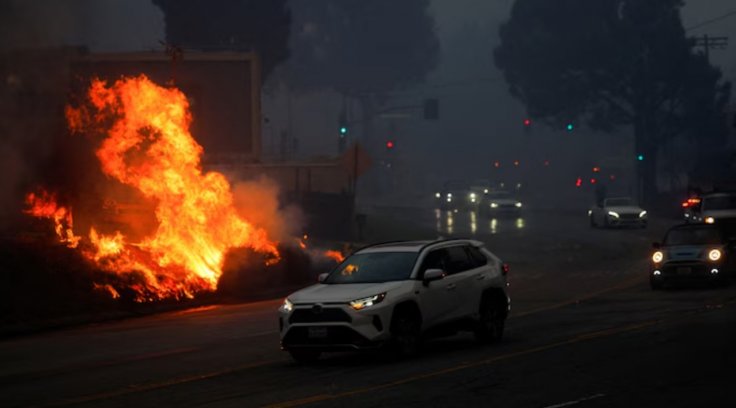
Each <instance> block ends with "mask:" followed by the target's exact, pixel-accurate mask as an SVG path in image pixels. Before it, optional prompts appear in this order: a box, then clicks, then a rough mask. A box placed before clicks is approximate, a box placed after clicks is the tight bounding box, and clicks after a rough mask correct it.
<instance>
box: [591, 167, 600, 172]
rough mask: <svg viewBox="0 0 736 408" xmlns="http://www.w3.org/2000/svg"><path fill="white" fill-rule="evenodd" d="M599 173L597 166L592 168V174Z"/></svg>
mask: <svg viewBox="0 0 736 408" xmlns="http://www.w3.org/2000/svg"><path fill="white" fill-rule="evenodd" d="M600 172H601V168H600V167H598V166H595V167H593V173H600Z"/></svg>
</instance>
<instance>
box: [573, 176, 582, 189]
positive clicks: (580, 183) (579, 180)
mask: <svg viewBox="0 0 736 408" xmlns="http://www.w3.org/2000/svg"><path fill="white" fill-rule="evenodd" d="M582 185H583V179H582V178H581V177H578V179H577V180H575V187H580V186H582Z"/></svg>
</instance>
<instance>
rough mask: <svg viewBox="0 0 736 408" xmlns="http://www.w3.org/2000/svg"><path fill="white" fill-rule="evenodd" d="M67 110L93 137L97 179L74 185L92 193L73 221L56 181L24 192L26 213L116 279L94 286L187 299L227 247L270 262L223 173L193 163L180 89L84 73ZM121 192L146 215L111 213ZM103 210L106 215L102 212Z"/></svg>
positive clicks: (71, 122) (259, 232)
mask: <svg viewBox="0 0 736 408" xmlns="http://www.w3.org/2000/svg"><path fill="white" fill-rule="evenodd" d="M66 118H67V123H68V126H69V128H70V130H71V132H72V133H73V134H74V135H75V136H79V137H86V138H88V139H89V140H90V141H91V142H92V145H93V146H95V156H96V158H97V161H98V163H99V168H100V170H101V172H102V174H103V175H104V177H102V178H101V180H103V183H102V185H101V186H90V189H92V190H94V191H93V192H89V194H86V195H85V194H77V196H79V197H88V196H92V195H94V196H96V199H95V200H89V201H90V202H83V203H81V204H80V203H79V201H78V200H77V201H76V202H75V205H78V206H81V207H84V208H85V211H84V212H85V217H84V218H85V219H84V221H83V222H79V223H78V224H77V225H74V224H73V217H72V214H73V210H74V209H73V208H72V206H71V204H67V203H64V202H60V200H59V198H58V196H59V195H58V194H56V193H55V192H56V191H57V189H58V188H59V187H58V186H54V185H45V186H42V187H40V188H39V189H38V190H36V191H33V192H30V193H28V195H27V197H26V204H27V209H26V212H27V213H28V214H30V215H32V216H34V217H39V218H44V219H49V220H50V221H51V222H53V223H54V231H55V233H56V236H57V238H58V240H59V242H61V243H63V244H64V245H66V246H68V247H69V248H73V249H74V250H75V251H79V253H81V254H82V255H83V256H84V258H85V259H87V260H88V261H89V262H92V263H93V264H94V266H95V267H96V268H98V269H100V270H102V271H104V272H106V273H107V274H108V275H110V277H113V278H117V279H111V281H110V282H105V281H101V282H95V283H94V285H95V287H96V288H98V289H99V290H102V291H104V292H107V293H109V294H110V295H111V296H112V297H113V298H117V297H118V296H119V295H118V291H119V290H120V289H121V285H122V286H124V288H123V289H125V290H132V291H133V292H134V294H135V295H134V300H135V301H139V302H142V301H152V300H160V299H168V298H174V299H183V298H192V297H193V296H194V295H195V294H196V293H198V292H203V291H214V290H215V289H217V285H218V281H219V279H220V277H221V275H222V273H223V267H224V265H225V256H226V254H227V253H228V252H229V251H231V250H235V249H238V250H241V249H246V250H250V251H252V252H253V253H254V254H257V255H258V260H255V261H254V260H253V257H250V258H249V259H251V261H250V262H260V263H261V264H265V265H270V264H274V263H276V262H278V261H279V259H280V257H281V254H280V251H279V248H278V244H277V242H276V241H274V240H273V239H272V237H270V236H269V234H268V233H267V231H266V230H265V229H264V228H262V227H259V226H258V225H255V224H254V223H253V222H252V221H251V220H249V219H248V218H247V216H244V215H243V214H242V213H240V212H239V211H238V210H237V208H236V206H235V204H234V197H233V193H232V191H231V186H230V183H229V182H228V180H227V179H226V177H225V176H224V175H223V174H221V173H217V172H205V171H203V170H202V166H201V156H202V154H203V149H202V147H201V146H200V145H199V144H198V143H197V142H196V141H195V139H194V138H193V137H192V135H191V134H190V132H189V125H190V123H191V121H192V117H191V114H190V111H189V104H188V101H187V98H186V96H185V95H184V94H183V93H182V92H181V91H179V90H178V89H176V88H166V87H161V86H158V85H156V84H154V83H153V82H152V81H150V80H149V79H148V78H147V77H145V76H139V77H135V78H123V79H120V80H118V81H116V82H114V83H112V84H107V83H105V82H103V81H100V80H93V81H92V83H91V86H90V87H89V89H88V91H87V93H86V97H85V99H84V101H83V102H82V103H80V104H78V105H77V106H68V107H67V108H66ZM121 196H124V197H127V200H128V201H133V204H132V206H133V207H135V208H137V209H142V211H143V212H146V210H147V211H149V212H151V213H152V214H153V217H151V216H150V214H149V216H148V217H145V216H144V217H124V216H120V215H119V214H118V213H119V212H120V207H121V204H119V203H120V202H121V200H120V197H121ZM252 199H253V200H258V199H259V198H258V197H252ZM95 205H97V207H98V208H95ZM111 212H112V213H113V217H112V218H113V219H114V222H108V221H109V220H108V221H106V219H105V215H107V216H108V218H110V217H109V213H111ZM116 212H117V213H116ZM75 215H76V213H75ZM77 218H78V219H79V217H77ZM144 224H147V225H144Z"/></svg>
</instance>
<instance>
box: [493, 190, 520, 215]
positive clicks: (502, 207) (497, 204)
mask: <svg viewBox="0 0 736 408" xmlns="http://www.w3.org/2000/svg"><path fill="white" fill-rule="evenodd" d="M522 206H523V204H522V203H521V201H520V200H518V199H516V198H515V197H514V196H512V195H511V194H510V193H509V192H507V191H493V192H491V193H489V194H488V196H487V197H486V202H485V203H484V206H483V208H484V209H485V212H486V213H487V214H490V215H504V214H507V215H519V214H520V213H521V208H522Z"/></svg>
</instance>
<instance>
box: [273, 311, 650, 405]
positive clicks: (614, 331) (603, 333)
mask: <svg viewBox="0 0 736 408" xmlns="http://www.w3.org/2000/svg"><path fill="white" fill-rule="evenodd" d="M659 322H660V321H659V320H649V321H645V322H640V323H635V324H631V325H627V326H620V327H614V328H611V329H606V330H600V331H595V332H591V333H584V334H581V335H578V336H575V337H572V338H569V339H567V340H561V341H557V342H554V343H550V344H546V345H543V346H538V347H532V348H529V349H526V350H520V351H516V352H512V353H507V354H502V355H500V356H496V357H491V358H488V359H485V360H480V361H476V362H472V363H463V364H459V365H456V366H453V367H448V368H444V369H441V370H437V371H431V372H428V373H423V374H418V375H413V376H409V377H406V378H403V379H400V380H395V381H391V382H388V383H384V384H379V385H374V386H370V387H363V388H356V389H353V390H349V391H345V392H340V393H337V394H318V395H313V396H309V397H305V398H300V399H296V400H291V401H284V402H278V403H275V404H270V405H266V406H265V407H266V408H290V407H298V406H302V405H307V404H312V403H315V402H324V401H330V400H336V399H340V398H345V397H352V396H355V395H360V394H365V393H369V392H374V391H380V390H384V389H387V388H393V387H396V386H399V385H404V384H408V383H412V382H416V381H420V380H426V379H428V378H434V377H439V376H442V375H445V374H451V373H455V372H457V371H461V370H465V369H468V368H474V367H479V366H483V365H488V364H493V363H497V362H499V361H504V360H509V359H512V358H515V357H521V356H526V355H529V354H535V353H539V352H542V351H547V350H551V349H555V348H558V347H562V346H567V345H570V344H575V343H580V342H584V341H589V340H593V339H598V338H602V337H610V336H614V335H618V334H623V333H627V332H631V331H636V330H641V329H645V328H647V327H651V326H654V325H656V324H658V323H659Z"/></svg>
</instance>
